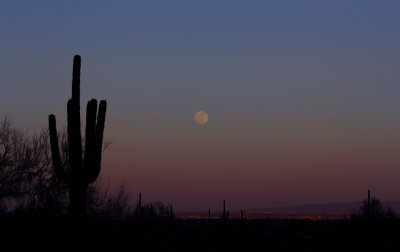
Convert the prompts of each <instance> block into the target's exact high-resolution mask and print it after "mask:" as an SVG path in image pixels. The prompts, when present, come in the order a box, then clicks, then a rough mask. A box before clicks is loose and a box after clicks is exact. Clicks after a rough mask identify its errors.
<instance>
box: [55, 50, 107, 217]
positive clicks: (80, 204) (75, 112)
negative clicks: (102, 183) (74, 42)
mask: <svg viewBox="0 0 400 252" xmlns="http://www.w3.org/2000/svg"><path fill="white" fill-rule="evenodd" d="M80 69H81V57H80V56H79V55H75V56H74V63H73V71H72V97H71V99H69V100H68V103H67V123H68V126H67V133H68V151H69V153H68V154H69V160H68V162H69V170H67V169H64V167H63V165H62V163H61V158H60V151H59V146H58V137H57V128H56V117H55V116H54V115H49V133H50V144H51V153H52V162H53V169H54V172H55V174H56V176H57V177H59V178H60V179H61V180H63V181H65V182H66V183H67V184H68V186H69V198H70V211H71V215H72V216H73V217H76V218H85V217H86V201H87V200H86V199H87V188H88V185H89V184H91V183H93V182H94V181H96V179H97V178H98V176H99V174H100V165H101V153H102V144H103V131H104V121H105V115H106V108H107V102H106V101H104V100H103V101H100V105H99V111H98V113H97V100H96V99H92V100H90V101H89V102H88V104H87V109H86V137H85V152H84V157H83V158H82V138H81V118H80ZM96 115H97V121H96Z"/></svg>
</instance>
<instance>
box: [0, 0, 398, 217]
mask: <svg viewBox="0 0 400 252" xmlns="http://www.w3.org/2000/svg"><path fill="white" fill-rule="evenodd" d="M399 10H400V2H399V1H397V0H393V1H391V0H383V1H371V0H359V1H352V0H335V1H323V0H322V1H317V0H314V1H308V0H302V1H299V0H293V1H286V0H276V1H267V0H265V1H256V0H248V1H239V0H229V1H228V0H226V1H219V0H203V1H188V0H186V1H183V0H182V1H175V0H168V1H162V0H159V1H151V0H142V1H139V0H138V1H131V0H130V1H99V0H98V1H77V0H69V1H53V0H51V1H50V0H48V1H40V0H37V1H30V0H21V1H11V0H10V1H9V0H2V1H1V2H0V31H1V39H0V48H1V57H0V77H1V81H0V85H1V92H0V118H3V117H4V116H9V117H11V118H12V120H13V122H14V124H15V125H16V126H18V127H21V128H25V129H28V128H29V129H31V130H32V131H37V130H39V129H41V128H44V127H47V116H48V114H51V113H54V114H55V115H56V117H57V123H58V126H59V128H61V126H62V125H66V117H67V115H66V102H67V100H68V98H69V97H70V94H71V78H72V76H71V73H72V59H73V56H74V55H75V54H80V55H81V56H82V77H81V80H82V83H81V104H82V105H81V106H82V107H85V106H86V103H87V101H88V100H89V99H90V98H97V99H106V100H107V102H108V111H107V116H106V129H105V138H106V139H107V140H109V141H112V142H113V144H112V145H111V147H110V148H109V149H108V150H107V151H106V152H105V153H104V155H103V163H102V164H103V165H102V176H103V177H104V178H108V179H110V182H111V184H113V185H118V184H120V183H122V182H125V183H126V184H127V186H128V189H129V192H130V193H132V196H133V197H136V196H137V194H138V193H139V191H141V192H142V194H143V199H144V201H155V200H161V201H164V202H168V203H172V204H173V205H174V206H175V208H176V210H177V211H189V210H204V211H206V210H207V209H208V208H211V209H212V210H215V211H216V210H219V209H220V208H221V201H222V200H223V199H226V200H227V204H228V207H229V208H230V209H241V208H244V209H248V208H257V207H270V206H282V205H294V204H305V203H332V202H345V201H360V200H362V199H363V198H364V196H365V194H366V190H367V189H368V188H370V189H371V190H372V194H373V195H376V196H377V197H379V198H381V199H382V200H400V196H399V195H400V187H399V186H398V185H399V183H398V181H399V179H400V133H399V129H400V116H399V115H400V86H399V84H400V47H399V45H400V29H399V26H400V15H399ZM199 110H204V111H206V112H207V113H208V115H209V122H208V123H207V124H206V125H202V126H201V125H196V123H195V122H194V120H193V116H194V114H195V113H196V112H197V111H199ZM84 112H85V111H84V110H83V111H82V114H81V118H82V119H84V118H85V113H84ZM83 125H84V123H83Z"/></svg>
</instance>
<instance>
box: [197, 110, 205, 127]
mask: <svg viewBox="0 0 400 252" xmlns="http://www.w3.org/2000/svg"><path fill="white" fill-rule="evenodd" d="M194 121H195V122H196V123H197V124H199V125H204V124H206V123H207V122H208V114H207V113H206V112H204V111H201V110H200V111H199V112H197V113H196V114H195V115H194Z"/></svg>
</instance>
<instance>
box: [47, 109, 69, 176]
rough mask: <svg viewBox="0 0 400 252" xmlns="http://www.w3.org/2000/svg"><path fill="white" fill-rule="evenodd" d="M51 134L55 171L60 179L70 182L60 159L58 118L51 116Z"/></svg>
mask: <svg viewBox="0 0 400 252" xmlns="http://www.w3.org/2000/svg"><path fill="white" fill-rule="evenodd" d="M49 133H50V147H51V159H52V162H53V170H54V172H55V174H56V176H57V177H58V178H60V179H61V180H64V181H66V182H68V181H69V177H68V176H67V174H66V173H65V171H64V169H63V166H62V163H61V157H60V150H59V147H58V137H57V127H56V117H55V116H54V115H49Z"/></svg>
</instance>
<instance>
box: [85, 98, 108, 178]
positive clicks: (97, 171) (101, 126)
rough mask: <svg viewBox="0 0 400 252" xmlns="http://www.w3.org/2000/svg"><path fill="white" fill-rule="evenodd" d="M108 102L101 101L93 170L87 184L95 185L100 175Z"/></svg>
mask: <svg viewBox="0 0 400 252" xmlns="http://www.w3.org/2000/svg"><path fill="white" fill-rule="evenodd" d="M106 110H107V102H106V101H104V100H103V101H100V105H99V113H98V115H97V124H96V133H95V134H96V136H95V144H94V158H93V166H92V169H90V170H88V180H87V182H88V183H89V184H90V183H93V182H94V181H95V180H96V179H97V177H98V176H99V174H100V166H101V153H102V148H103V132H104V121H105V119H106Z"/></svg>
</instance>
